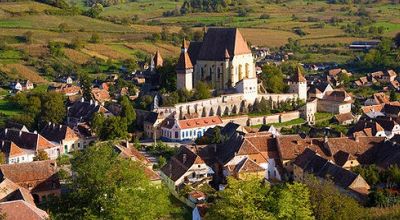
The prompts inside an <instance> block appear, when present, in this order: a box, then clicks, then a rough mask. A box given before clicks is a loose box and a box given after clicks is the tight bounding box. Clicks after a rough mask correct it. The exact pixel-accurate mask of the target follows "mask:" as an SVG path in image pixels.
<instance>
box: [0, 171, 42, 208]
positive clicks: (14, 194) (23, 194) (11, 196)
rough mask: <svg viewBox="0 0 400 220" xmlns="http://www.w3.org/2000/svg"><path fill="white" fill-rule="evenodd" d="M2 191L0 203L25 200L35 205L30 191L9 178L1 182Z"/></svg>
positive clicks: (0, 192) (0, 191)
mask: <svg viewBox="0 0 400 220" xmlns="http://www.w3.org/2000/svg"><path fill="white" fill-rule="evenodd" d="M0 189H1V190H0V201H13V200H24V201H26V202H28V203H30V204H32V205H35V202H34V200H33V197H32V195H31V193H30V192H29V190H27V189H25V188H23V187H20V186H18V185H17V184H16V183H14V182H13V181H11V180H9V179H7V178H5V179H3V181H1V183H0Z"/></svg>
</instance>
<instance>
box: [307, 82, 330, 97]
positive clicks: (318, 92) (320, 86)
mask: <svg viewBox="0 0 400 220" xmlns="http://www.w3.org/2000/svg"><path fill="white" fill-rule="evenodd" d="M331 91H333V88H332V86H331V84H329V83H323V82H317V83H314V84H311V85H310V88H309V89H308V91H307V93H308V97H309V98H311V99H312V98H317V99H322V98H323V97H324V96H325V94H326V93H327V92H331Z"/></svg>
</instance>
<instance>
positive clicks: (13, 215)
mask: <svg viewBox="0 0 400 220" xmlns="http://www.w3.org/2000/svg"><path fill="white" fill-rule="evenodd" d="M0 209H1V212H2V213H4V214H5V216H6V219H8V220H19V219H29V220H45V219H49V218H50V216H49V215H48V214H47V213H46V212H45V211H43V210H41V209H39V208H37V207H36V206H34V205H32V204H29V203H27V202H26V201H23V200H16V201H9V202H2V203H0Z"/></svg>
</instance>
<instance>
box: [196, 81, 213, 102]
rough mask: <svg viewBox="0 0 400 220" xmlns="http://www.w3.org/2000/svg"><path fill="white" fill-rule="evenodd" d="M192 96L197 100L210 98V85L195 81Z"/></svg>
mask: <svg viewBox="0 0 400 220" xmlns="http://www.w3.org/2000/svg"><path fill="white" fill-rule="evenodd" d="M194 96H195V98H196V99H197V100H200V99H208V98H211V92H210V87H209V86H208V84H207V83H205V82H202V81H200V82H197V84H196V86H195V91H194Z"/></svg>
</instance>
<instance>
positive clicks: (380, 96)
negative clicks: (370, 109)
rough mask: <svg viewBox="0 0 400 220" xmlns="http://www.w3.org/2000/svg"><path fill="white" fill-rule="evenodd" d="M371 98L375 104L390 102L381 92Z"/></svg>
mask: <svg viewBox="0 0 400 220" xmlns="http://www.w3.org/2000/svg"><path fill="white" fill-rule="evenodd" d="M372 98H373V99H374V100H375V102H376V104H382V103H389V102H390V99H389V97H388V96H387V95H386V94H385V93H383V92H378V93H375V94H374V95H373V96H372Z"/></svg>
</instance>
